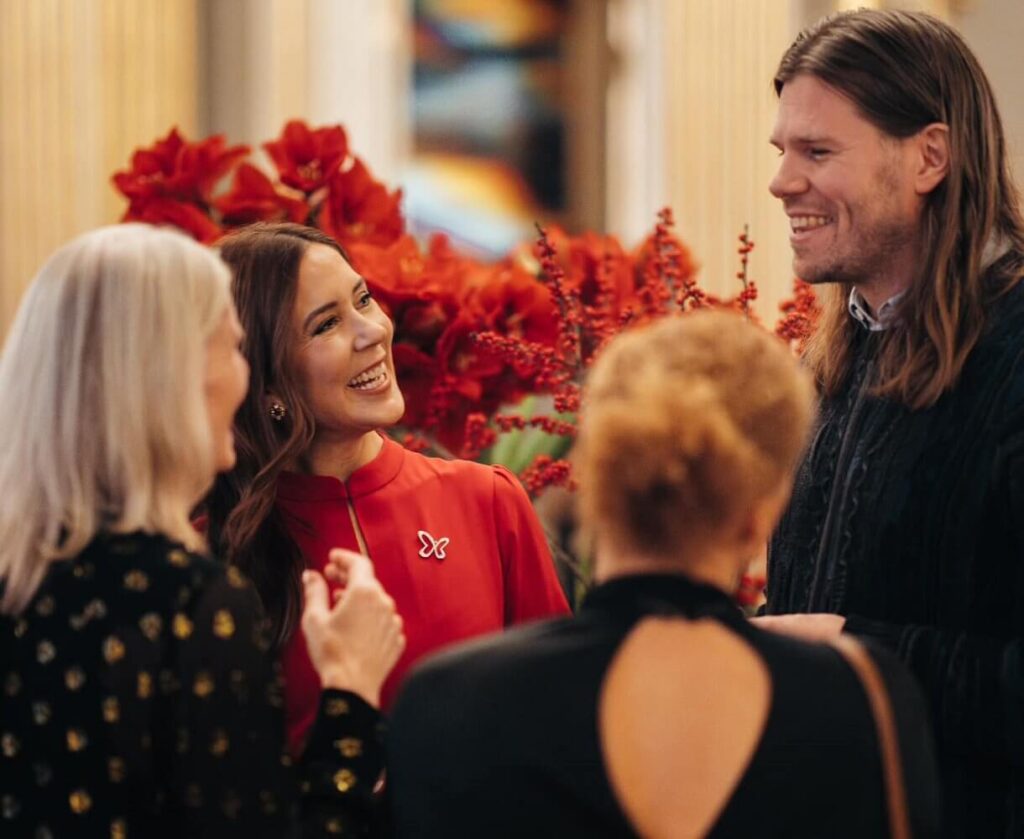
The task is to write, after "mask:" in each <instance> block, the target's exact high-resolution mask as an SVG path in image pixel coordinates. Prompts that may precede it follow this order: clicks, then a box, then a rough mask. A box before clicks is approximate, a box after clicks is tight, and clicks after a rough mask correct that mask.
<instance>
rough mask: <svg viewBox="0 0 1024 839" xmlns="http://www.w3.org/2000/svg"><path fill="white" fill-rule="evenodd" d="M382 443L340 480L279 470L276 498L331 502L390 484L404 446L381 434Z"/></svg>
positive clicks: (327, 476)
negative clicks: (368, 457) (343, 479)
mask: <svg viewBox="0 0 1024 839" xmlns="http://www.w3.org/2000/svg"><path fill="white" fill-rule="evenodd" d="M381 437H383V440H384V443H383V445H382V446H381V447H380V451H379V452H377V456H376V457H375V458H374V459H373V460H371V461H370V462H369V463H367V464H366V465H365V466H360V467H359V468H358V469H356V471H355V472H353V473H352V474H351V475H349V476H348V480H346V481H341V480H339V479H338V478H335V477H334V476H332V475H305V474H301V473H299V472H282V473H281V474H280V475H279V476H278V479H277V497H278V498H279V499H281V500H283V501H335V500H344V499H346V498H359V497H361V496H364V495H370V494H371V493H374V492H377V490H379V489H381V488H383V487H384V486H386V485H387V484H389V483H391V481H393V480H394V479H395V478H396V477H397V476H398V473H399V472H400V471H402V463H403V462H404V460H405V449H404V448H403V447H402V446H400V445H399V444H398V443H396V442H395V441H394V440H392V439H391V438H390V437H388V436H387V435H386V434H382V435H381Z"/></svg>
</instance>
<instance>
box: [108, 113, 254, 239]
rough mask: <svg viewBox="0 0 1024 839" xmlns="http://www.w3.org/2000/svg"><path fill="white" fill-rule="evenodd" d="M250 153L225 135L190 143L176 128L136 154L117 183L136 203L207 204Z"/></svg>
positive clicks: (116, 177)
mask: <svg viewBox="0 0 1024 839" xmlns="http://www.w3.org/2000/svg"><path fill="white" fill-rule="evenodd" d="M248 153H249V147H248V146H230V147H229V146H228V145H227V143H226V141H225V139H224V136H223V135H221V134H216V135H214V136H213V137H207V138H206V139H205V140H200V141H199V142H198V143H190V142H188V141H187V140H185V139H184V138H183V137H182V136H181V134H179V133H178V129H177V128H172V129H171V133H170V134H168V135H167V136H166V137H165V138H164V139H162V140H157V142H156V143H154V144H153V145H152V146H151V147H150V148H148V149H139V150H138V151H136V152H135V154H133V155H132V166H131V169H128V170H126V171H122V172H117V173H116V174H115V175H114V177H113V180H114V184H115V186H116V187H117V188H118V190H120V192H121V193H122V194H123V195H125V196H126V197H128V198H129V199H130V200H131V201H132V203H136V202H138V201H146V200H150V199H153V198H174V199H177V200H179V201H192V202H195V203H197V204H205V203H209V201H210V198H211V194H212V192H213V188H214V187H215V186H216V184H217V182H218V181H219V180H220V179H221V178H222V177H224V175H225V174H226V173H227V172H228V171H229V170H230V169H231V167H232V166H234V165H235V163H236V162H237V161H238V160H240V159H241V158H243V157H245V156H246V155H247V154H248ZM126 220H127V219H126Z"/></svg>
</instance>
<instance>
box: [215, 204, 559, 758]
mask: <svg viewBox="0 0 1024 839" xmlns="http://www.w3.org/2000/svg"><path fill="white" fill-rule="evenodd" d="M219 249H220V254H221V256H222V257H223V259H224V260H225V261H226V262H227V263H228V265H229V266H230V267H231V269H232V273H233V290H234V294H235V302H236V305H237V307H238V312H239V318H240V320H241V323H242V326H243V328H244V329H245V332H246V337H245V340H244V342H243V351H244V353H245V355H246V357H247V359H248V361H249V364H250V366H251V368H252V380H251V386H250V390H249V393H248V395H247V397H246V399H245V402H244V403H243V406H242V408H241V410H240V411H239V413H238V415H237V418H236V437H237V440H238V465H237V466H236V468H235V469H234V470H233V471H232V472H231V473H229V474H227V475H226V476H223V477H222V478H221V479H220V480H219V481H218V484H217V485H216V487H215V489H214V491H213V493H212V494H211V496H210V498H209V503H208V514H209V523H208V527H209V536H210V539H211V542H212V543H213V544H214V545H216V546H217V547H218V548H219V549H220V550H221V551H222V552H223V553H224V555H226V556H227V557H229V559H230V561H232V562H233V563H235V564H237V565H238V566H239V567H240V568H242V569H243V570H244V571H245V572H246V573H247V574H248V575H249V576H250V577H251V578H252V579H253V581H254V582H255V583H256V586H257V588H258V590H259V591H260V593H261V595H262V597H263V600H264V605H265V607H266V609H267V611H268V613H269V614H270V616H271V618H272V620H273V622H274V627H275V632H276V638H277V641H278V643H279V645H280V646H281V648H282V663H283V665H284V673H285V684H286V694H285V698H286V710H287V719H288V735H289V742H290V744H291V746H292V749H293V751H295V752H298V751H301V748H302V743H303V741H304V738H305V735H306V733H307V731H308V729H309V726H310V724H311V723H312V721H313V719H314V717H315V715H316V702H317V696H318V695H319V684H318V680H317V677H316V672H315V670H314V669H313V667H312V666H311V665H310V662H309V659H308V657H307V655H306V651H305V644H304V642H303V639H302V632H301V628H300V627H299V626H298V625H297V618H298V615H299V614H300V613H301V608H302V594H301V588H300V586H299V576H300V574H301V572H302V570H303V569H304V568H315V569H319V568H321V567H323V566H324V564H325V563H326V561H327V554H328V551H329V550H330V549H331V548H334V547H342V548H349V549H352V550H358V551H360V552H362V553H365V554H366V555H368V556H369V557H370V559H371V560H372V562H373V564H374V567H375V570H376V573H377V576H378V578H379V579H380V581H381V583H382V584H383V585H384V587H385V588H386V589H387V591H388V592H390V594H391V596H392V597H393V598H394V599H395V603H396V605H397V608H398V612H399V614H401V616H402V618H403V620H404V623H405V633H406V637H407V639H408V644H407V646H406V650H405V653H404V654H403V656H402V658H401V659H400V661H399V662H398V664H397V666H396V667H395V669H394V670H393V671H392V674H391V676H390V678H389V679H388V681H387V683H386V684H385V686H384V690H383V694H382V705H383V707H385V708H387V707H388V706H389V705H390V703H391V701H392V700H393V698H394V696H395V692H396V690H397V687H398V685H399V683H400V680H401V678H402V676H403V674H404V673H405V672H406V671H407V670H408V668H409V667H410V665H412V664H413V663H414V662H415V661H416V660H418V659H419V658H421V657H422V656H424V655H425V654H427V653H429V652H432V651H434V650H436V649H438V648H440V647H441V646H443V645H446V644H449V643H451V642H454V641H459V640H464V639H466V638H469V637H473V636H476V635H480V634H483V633H486V632H491V631H495V630H500V629H501V628H502V627H504V626H507V625H509V624H513V623H519V622H522V621H526V620H530V619H533V618H540V617H546V616H550V615H555V614H561V613H565V612H567V611H568V605H567V603H566V600H565V596H564V595H563V593H562V590H561V587H560V586H559V583H558V579H557V576H556V574H555V571H554V567H553V564H552V562H551V556H550V553H549V551H548V547H547V544H546V541H545V539H544V534H543V531H542V530H541V528H540V525H539V523H538V522H537V519H536V517H535V515H534V513H533V509H532V507H531V505H530V502H529V499H528V497H527V495H526V493H525V492H524V491H523V489H522V487H521V486H520V485H519V483H518V481H517V479H516V478H515V477H514V476H513V475H512V474H511V473H509V472H508V471H507V470H505V469H504V468H502V467H500V466H484V465H481V464H478V463H472V462H469V461H458V460H456V461H449V460H441V459H436V458H429V457H425V456H423V455H420V454H416V453H413V452H410V451H408V450H406V449H404V448H403V447H401V446H399V445H398V444H397V443H395V442H393V441H391V440H390V439H388V438H387V437H386V436H385V435H383V434H382V433H381V431H380V429H384V428H387V427H389V426H392V425H394V424H395V423H397V422H398V421H399V419H400V418H401V416H402V413H403V411H404V400H403V398H402V393H401V391H400V390H399V388H398V383H397V382H396V380H395V370H394V362H393V360H392V356H391V341H392V336H393V331H394V330H393V326H392V324H391V321H390V320H389V319H388V317H387V315H386V314H385V313H384V312H383V311H382V310H381V308H380V307H379V305H378V304H377V303H376V301H375V300H374V299H373V295H372V293H371V291H370V289H369V287H368V285H367V282H366V280H365V279H364V278H363V277H361V276H359V274H357V273H356V272H355V271H354V270H353V268H352V267H351V266H350V265H349V263H348V261H347V260H346V258H345V255H344V252H343V251H342V249H341V248H340V247H339V245H338V244H337V243H336V242H335V241H334V240H333V239H331V238H329V237H327V236H326V235H324V234H323V233H321V232H320V231H318V230H315V229H312V228H307V227H302V226H299V225H294V224H260V225H254V226H252V227H249V228H246V229H244V230H242V231H240V232H238V233H235V234H233V235H231V236H229V237H228V238H226V239H225V240H223V241H222V242H221V244H220V246H219Z"/></svg>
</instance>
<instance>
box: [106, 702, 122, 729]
mask: <svg viewBox="0 0 1024 839" xmlns="http://www.w3.org/2000/svg"><path fill="white" fill-rule="evenodd" d="M120 719H121V705H120V703H119V702H118V701H117V697H116V696H108V697H107V698H106V699H104V700H103V722H109V723H115V722H117V721H118V720H120Z"/></svg>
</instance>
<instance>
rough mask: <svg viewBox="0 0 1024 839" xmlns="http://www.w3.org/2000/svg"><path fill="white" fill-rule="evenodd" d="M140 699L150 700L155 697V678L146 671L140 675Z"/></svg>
mask: <svg viewBox="0 0 1024 839" xmlns="http://www.w3.org/2000/svg"><path fill="white" fill-rule="evenodd" d="M136 692H137V693H138V695H139V699H149V697H150V696H152V695H153V677H152V676H150V675H149V673H147V672H146V671H145V670H142V671H141V672H140V673H139V678H138V690H137V691H136Z"/></svg>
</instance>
